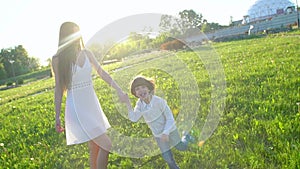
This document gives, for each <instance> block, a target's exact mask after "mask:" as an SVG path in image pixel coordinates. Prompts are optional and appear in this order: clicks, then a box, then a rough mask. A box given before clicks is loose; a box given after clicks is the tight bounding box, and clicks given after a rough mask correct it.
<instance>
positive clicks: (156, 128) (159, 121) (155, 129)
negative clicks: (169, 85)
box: [128, 95, 176, 137]
mask: <svg viewBox="0 0 300 169" xmlns="http://www.w3.org/2000/svg"><path fill="white" fill-rule="evenodd" d="M142 116H143V118H144V120H145V122H146V123H147V124H148V126H149V128H150V129H151V131H152V133H153V135H154V136H155V137H160V136H161V135H162V134H166V135H169V133H170V132H172V131H174V130H175V129H176V125H175V120H174V117H173V114H172V111H171V109H170V107H169V106H168V104H167V102H166V100H164V99H162V98H161V97H158V96H155V95H153V97H152V99H151V101H150V103H149V104H146V103H145V102H144V101H142V100H140V99H138V101H137V103H136V106H135V108H134V111H133V112H129V113H128V117H129V120H131V121H133V122H137V121H138V120H139V119H140V118H141V117H142Z"/></svg>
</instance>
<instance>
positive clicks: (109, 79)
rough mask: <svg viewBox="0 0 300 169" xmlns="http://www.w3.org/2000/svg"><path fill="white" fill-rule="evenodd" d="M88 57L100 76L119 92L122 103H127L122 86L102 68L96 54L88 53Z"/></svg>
mask: <svg viewBox="0 0 300 169" xmlns="http://www.w3.org/2000/svg"><path fill="white" fill-rule="evenodd" d="M87 56H88V58H89V60H90V62H91V63H92V65H93V67H94V68H95V69H96V71H97V73H98V75H99V76H100V77H101V78H102V79H103V80H104V81H105V82H106V83H107V84H109V85H110V86H111V87H113V88H114V89H115V90H116V91H117V93H118V95H119V98H120V100H121V101H122V102H125V101H126V96H125V94H124V92H123V91H122V89H121V88H120V86H119V85H118V84H117V83H116V82H115V81H114V80H113V79H112V77H111V76H110V75H109V74H108V73H107V72H106V71H105V70H104V69H103V68H102V67H101V66H100V64H99V63H98V61H97V60H96V58H95V56H94V54H93V53H92V52H90V51H87Z"/></svg>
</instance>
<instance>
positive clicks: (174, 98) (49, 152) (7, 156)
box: [0, 31, 300, 169]
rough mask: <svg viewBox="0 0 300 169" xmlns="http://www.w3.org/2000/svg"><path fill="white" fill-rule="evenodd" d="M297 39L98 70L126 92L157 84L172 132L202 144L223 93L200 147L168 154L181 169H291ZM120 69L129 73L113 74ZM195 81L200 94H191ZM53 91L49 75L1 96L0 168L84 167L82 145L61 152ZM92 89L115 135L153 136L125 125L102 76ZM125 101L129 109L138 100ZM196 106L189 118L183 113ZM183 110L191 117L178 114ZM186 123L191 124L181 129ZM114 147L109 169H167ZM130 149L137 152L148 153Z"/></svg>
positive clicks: (297, 122)
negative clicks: (141, 78)
mask: <svg viewBox="0 0 300 169" xmlns="http://www.w3.org/2000/svg"><path fill="white" fill-rule="evenodd" d="M299 37H300V32H299V31H296V32H291V33H280V34H275V35H269V36H267V37H264V38H258V39H248V40H240V41H232V42H224V43H215V44H213V47H214V49H215V51H216V53H214V52H213V53H211V50H207V47H204V46H203V47H199V48H197V49H196V50H195V52H191V51H190V52H188V51H180V52H176V53H170V52H168V53H163V54H162V53H157V54H155V53H152V54H149V55H144V56H139V57H138V58H128V59H127V60H125V61H124V62H123V63H117V64H115V65H109V66H108V67H105V68H106V69H107V70H108V71H109V72H110V73H111V74H112V76H113V77H114V79H116V81H117V82H118V83H120V84H121V86H122V88H123V89H124V90H126V91H128V85H129V82H130V80H131V78H132V77H133V76H135V75H137V74H142V75H145V76H149V77H152V78H154V79H155V80H156V85H157V91H156V92H157V94H158V95H161V96H163V97H164V98H166V99H167V101H168V103H169V105H170V107H171V109H172V110H173V111H174V115H175V117H177V123H178V128H179V129H180V130H182V129H185V128H188V127H190V125H192V128H191V130H192V132H193V135H194V136H196V137H197V138H199V139H200V138H203V135H201V133H202V131H203V130H204V129H203V127H204V124H205V122H206V118H207V115H208V114H209V111H210V108H211V104H212V103H213V102H214V99H213V98H214V96H213V95H214V94H221V95H223V94H226V100H225V104H224V105H223V106H224V111H222V112H218V113H220V121H219V124H218V126H217V128H216V129H215V130H214V133H213V134H212V135H211V137H209V138H207V139H206V142H205V144H204V146H203V147H198V146H197V143H195V144H193V145H191V146H190V147H189V151H186V152H180V151H177V150H174V151H173V152H174V156H175V159H176V161H177V162H178V164H179V166H180V167H181V168H192V169H194V168H237V169H240V168H247V169H248V168H249V169H255V168H256V169H261V168H271V169H277V168H292V169H294V168H295V169H296V168H300V153H299V151H300V112H299V109H298V105H297V103H298V102H300V78H299V75H300V54H299V52H300V45H299ZM215 54H218V56H219V57H220V59H221V62H222V65H221V66H222V67H217V68H218V70H223V69H224V72H225V80H226V90H225V91H223V92H222V91H219V90H218V89H217V88H216V86H215V85H212V83H211V82H213V84H215V83H216V84H218V82H219V81H218V79H215V77H218V76H217V75H220V74H218V73H220V72H219V71H216V70H215V67H213V66H211V67H209V65H211V64H212V63H213V62H212V61H214V60H210V59H211V58H210V57H211V55H215ZM199 56H201V58H199ZM201 59H202V60H201ZM122 66H127V68H126V69H123V70H122V69H120V70H119V71H116V72H114V71H112V70H113V69H116V68H118V67H122ZM222 68H223V69H222ZM208 70H209V71H208ZM191 77H192V78H191ZM31 78H33V77H31ZM193 78H194V79H193ZM219 78H220V77H219ZM221 78H222V77H221ZM187 82H188V83H187ZM191 82H193V83H191ZM191 84H192V85H191ZM194 84H196V85H197V88H198V89H199V90H194V89H195V88H193V87H194ZM217 86H218V85H217ZM53 88H54V79H53V78H48V79H42V80H36V81H30V83H27V84H25V85H23V86H21V87H17V88H13V89H9V90H3V91H0V110H1V113H0V119H1V122H0V128H1V131H0V153H1V157H0V166H1V167H0V168H4V169H8V168H49V169H50V168H51V169H52V168H88V167H89V161H88V160H89V154H88V148H87V144H81V145H74V146H66V141H65V135H64V134H57V133H56V132H55V129H54V121H55V120H54V119H55V118H54V117H55V113H54V101H53V98H54V92H53ZM95 89H96V92H97V94H98V95H99V99H100V102H101V104H102V107H103V110H104V111H105V113H106V115H107V117H108V119H109V121H110V123H111V125H112V127H113V129H114V131H116V132H118V133H121V134H122V135H126V136H132V137H137V138H140V137H143V138H150V137H151V133H150V131H149V129H148V127H147V126H146V125H145V124H144V123H131V122H130V121H128V120H127V119H126V118H124V116H126V110H125V109H123V108H124V106H122V105H120V104H116V100H115V99H114V96H115V94H114V92H112V91H111V89H110V88H109V87H108V85H106V84H105V83H104V82H103V81H102V80H100V79H99V78H95ZM214 91H218V92H217V93H213V92H214ZM212 94H213V95H212ZM187 96H191V98H196V99H190V100H189V101H190V104H188V105H190V106H186V105H187V100H188V98H187ZM198 96H199V97H198ZM130 97H131V99H132V103H134V102H135V98H134V97H133V96H131V95H130ZM198 98H200V99H198ZM198 104H199V105H201V106H200V107H197V105H198ZM63 107H64V104H63ZM195 107H196V108H198V109H197V110H196V112H192V114H189V113H191V112H190V111H193V110H194V108H195ZM218 110H219V109H218ZM186 113H187V114H188V115H193V119H191V117H190V116H187V117H185V116H181V115H182V114H186ZM62 115H63V114H62ZM189 120H192V123H191V124H187V123H185V121H189ZM113 141H114V142H113V144H114V145H115V149H113V151H112V153H111V155H110V159H109V168H166V164H165V162H164V161H163V160H162V158H161V156H160V155H153V156H152V155H148V156H145V157H144V158H130V157H124V156H122V153H123V154H126V153H127V154H128V153H130V149H131V148H132V147H133V146H134V144H133V143H131V142H124V140H123V141H122V138H121V139H114V140H113ZM129 141H130V140H129ZM197 141H199V140H197ZM117 148H121V149H120V150H118V149H117ZM136 148H137V149H135V150H138V151H141V152H143V151H145V149H146V148H147V147H136Z"/></svg>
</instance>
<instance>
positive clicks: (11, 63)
mask: <svg viewBox="0 0 300 169" xmlns="http://www.w3.org/2000/svg"><path fill="white" fill-rule="evenodd" d="M0 55H1V59H0V64H2V65H3V67H4V70H5V72H6V75H7V77H13V76H17V75H21V74H25V73H29V72H32V71H35V70H37V69H38V68H39V66H40V64H39V60H38V59H36V58H33V57H32V58H30V57H28V54H27V51H26V50H25V48H23V46H22V45H19V46H16V47H14V48H8V49H1V52H0Z"/></svg>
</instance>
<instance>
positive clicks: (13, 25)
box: [0, 0, 255, 64]
mask: <svg viewBox="0 0 300 169" xmlns="http://www.w3.org/2000/svg"><path fill="white" fill-rule="evenodd" d="M254 3H255V0H172V1H167V0H126V1H122V0H107V1H103V0H102V1H101V0H84V1H75V0H47V1H46V0H45V1H40V0H3V1H1V10H0V49H8V48H14V47H15V46H18V45H23V47H24V48H25V49H26V51H27V52H28V55H29V57H35V58H38V59H39V60H40V63H41V64H46V63H47V62H46V60H47V59H48V58H51V57H52V56H53V55H54V54H55V52H56V50H57V44H58V34H59V28H60V25H61V24H62V23H63V22H65V21H72V22H75V23H77V24H78V25H79V26H80V29H81V34H82V36H83V39H84V41H85V42H87V41H88V40H89V39H90V38H92V37H93V36H94V35H95V33H96V32H97V31H99V30H100V29H102V28H103V27H105V26H106V25H108V24H110V23H112V22H115V21H116V20H119V19H121V18H124V17H128V16H132V15H137V14H144V13H159V14H169V15H173V16H178V13H179V12H181V11H183V10H185V9H188V10H190V9H192V10H194V11H195V12H196V13H198V14H202V16H203V19H206V20H208V22H210V23H211V22H215V23H219V24H221V25H228V24H229V21H230V17H232V18H233V20H234V21H235V20H240V19H242V18H243V16H244V15H246V14H247V11H248V9H249V8H250V6H251V5H253V4H254ZM120 29H121V28H120Z"/></svg>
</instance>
